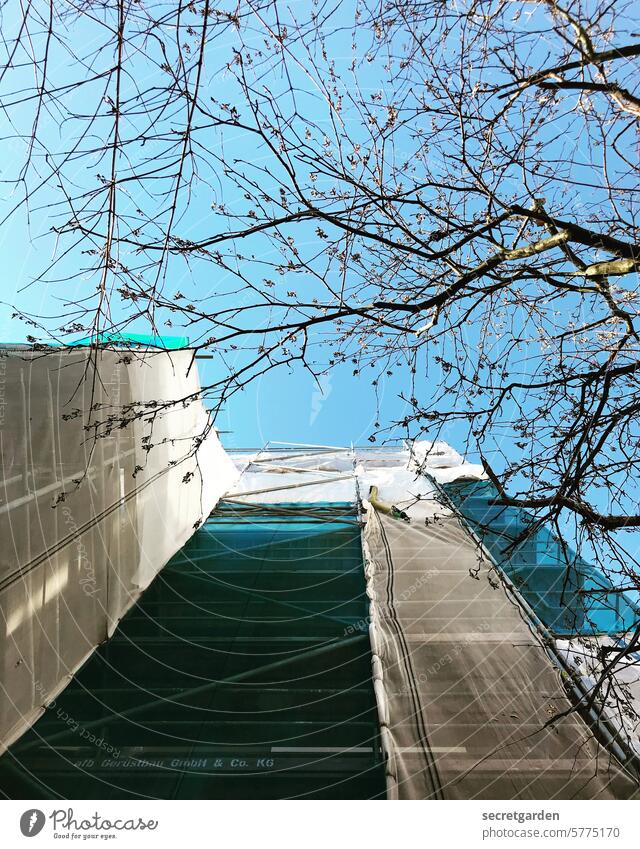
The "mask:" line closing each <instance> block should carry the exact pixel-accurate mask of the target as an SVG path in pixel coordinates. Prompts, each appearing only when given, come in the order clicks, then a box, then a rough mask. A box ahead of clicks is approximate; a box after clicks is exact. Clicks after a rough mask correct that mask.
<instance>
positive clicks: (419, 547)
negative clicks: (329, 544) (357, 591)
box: [365, 509, 637, 799]
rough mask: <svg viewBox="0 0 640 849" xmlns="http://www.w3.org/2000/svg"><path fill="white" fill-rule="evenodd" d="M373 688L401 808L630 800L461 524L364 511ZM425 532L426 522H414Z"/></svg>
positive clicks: (630, 792)
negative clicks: (438, 803) (468, 802)
mask: <svg viewBox="0 0 640 849" xmlns="http://www.w3.org/2000/svg"><path fill="white" fill-rule="evenodd" d="M367 515H368V521H367V525H366V530H365V551H366V555H367V561H368V565H367V573H368V589H369V594H370V596H371V620H372V625H371V633H372V644H373V651H374V679H375V686H376V693H377V696H378V703H379V712H380V717H381V724H382V726H383V742H384V743H385V746H386V748H387V751H388V754H389V763H388V788H389V796H390V797H391V798H401V799H425V798H440V799H442V798H444V799H474V798H481V799H569V798H578V799H585V798H586V799H591V798H595V799H608V798H628V797H631V796H634V794H635V793H637V785H636V783H635V781H634V780H632V779H631V778H629V777H628V776H627V775H626V773H624V772H623V771H622V768H621V767H620V766H619V765H618V763H617V761H615V760H614V759H613V758H612V756H611V755H610V754H609V752H608V751H607V750H605V749H604V748H602V747H601V746H600V745H599V744H598V743H597V742H596V741H595V740H594V739H593V736H592V734H591V732H590V731H589V728H588V726H587V725H586V723H585V722H584V721H583V719H582V718H581V717H580V716H578V715H577V714H576V713H571V714H569V715H568V716H566V717H564V718H561V719H558V720H557V721H556V722H554V723H553V724H552V725H551V726H548V727H544V726H545V723H546V722H547V721H548V720H549V719H550V718H551V717H553V716H556V715H558V714H561V713H562V712H563V711H565V710H567V709H568V708H569V707H570V703H569V701H568V698H567V696H566V695H565V691H564V688H563V686H562V683H561V679H560V674H559V672H558V670H557V669H556V668H555V667H554V665H553V663H552V662H551V660H550V658H549V656H548V655H547V653H546V651H545V649H544V647H543V644H542V642H541V640H540V638H539V637H538V635H537V633H535V632H534V630H533V629H532V628H531V627H530V626H529V624H528V621H527V619H526V616H525V614H524V612H523V611H522V609H521V608H520V607H519V605H518V604H517V602H516V601H515V600H514V599H513V598H512V597H511V596H510V594H509V592H508V591H507V589H506V587H505V586H504V585H503V584H502V583H501V581H500V580H499V578H498V577H497V575H496V573H495V571H493V570H492V568H491V566H490V564H489V563H487V562H479V556H478V549H477V546H476V543H475V541H474V540H473V539H472V538H471V537H470V536H469V534H468V533H467V532H466V530H464V529H463V528H462V527H461V525H460V523H459V521H458V520H457V518H455V517H454V516H452V515H450V514H443V515H438V516H437V517H436V518H434V519H429V520H428V522H427V524H426V525H425V524H419V522H418V521H414V522H412V524H411V525H407V524H406V523H404V522H402V521H399V520H397V519H392V518H389V517H387V516H385V515H381V514H378V513H376V512H375V511H373V510H372V509H369V510H368V514H367ZM419 521H421V522H424V519H422V520H419Z"/></svg>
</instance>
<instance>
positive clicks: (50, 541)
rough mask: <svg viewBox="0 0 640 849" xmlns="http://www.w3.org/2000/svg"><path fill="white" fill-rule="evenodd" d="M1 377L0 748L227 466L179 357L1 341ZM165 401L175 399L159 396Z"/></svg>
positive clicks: (196, 516) (138, 585) (188, 529)
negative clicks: (0, 636) (44, 347)
mask: <svg viewBox="0 0 640 849" xmlns="http://www.w3.org/2000/svg"><path fill="white" fill-rule="evenodd" d="M190 366H191V368H190ZM0 373H1V375H2V378H3V389H4V395H3V402H4V403H3V405H2V406H1V407H0V461H1V463H2V476H3V490H2V493H1V501H0V538H1V539H2V541H3V545H2V547H1V549H0V615H1V617H2V618H1V620H0V623H1V625H2V627H3V629H4V640H3V642H2V654H1V667H0V674H1V679H0V696H1V700H0V751H3V750H4V749H5V748H6V747H8V746H9V745H11V743H12V742H13V741H15V740H16V739H17V738H18V737H19V736H20V735H21V734H22V733H24V731H25V730H26V729H27V728H28V727H29V726H30V725H31V724H32V723H33V722H34V721H35V719H37V717H38V716H39V715H40V713H41V712H42V710H43V707H44V706H45V705H46V704H47V703H48V702H50V701H51V700H52V699H53V698H55V696H56V695H57V694H58V693H59V692H60V691H61V690H62V689H64V687H65V686H66V685H67V684H68V682H69V680H70V678H71V677H72V676H73V674H74V673H75V671H76V670H77V669H78V668H79V667H80V666H81V665H82V664H83V662H84V661H85V660H86V659H87V657H88V656H89V655H90V654H91V652H92V651H93V650H94V648H95V647H96V646H97V645H99V644H100V643H101V642H103V641H104V640H105V639H107V638H108V636H110V634H111V633H113V630H114V629H115V627H116V625H117V623H118V621H119V620H120V618H121V617H122V616H123V614H124V613H125V612H126V611H127V610H128V609H129V607H131V605H132V604H133V603H134V602H135V601H136V599H137V598H138V596H139V595H140V593H141V592H142V591H143V590H144V589H145V588H146V587H147V586H148V584H149V583H150V581H151V580H152V579H153V577H154V576H155V575H156V574H157V573H158V571H159V570H160V569H161V568H162V567H163V566H164V565H165V563H166V562H167V561H168V560H169V558H170V557H171V556H172V555H173V554H174V553H175V552H176V551H177V550H178V549H179V548H180V547H181V546H182V545H183V544H184V543H185V542H186V540H187V539H188V538H189V537H190V536H191V535H192V534H193V532H194V529H195V528H196V527H197V526H198V524H199V523H200V522H202V520H203V519H204V518H206V516H208V515H209V513H210V511H211V510H212V509H213V507H214V506H215V504H216V502H217V500H218V498H219V497H220V495H222V494H223V493H224V492H225V490H227V489H228V488H229V486H230V485H231V483H232V482H233V480H234V479H235V477H237V471H236V469H235V467H234V466H233V464H232V463H231V461H230V460H229V459H228V457H227V456H226V454H225V453H224V451H223V449H222V447H221V446H220V444H219V442H218V438H217V435H216V433H215V431H214V430H213V429H212V428H211V426H210V423H209V419H208V414H207V413H206V411H205V409H204V407H203V406H202V403H201V401H200V399H199V397H198V391H199V384H198V377H197V370H196V368H195V366H193V362H192V352H190V351H179V352H178V351H172V352H171V353H165V352H140V351H135V350H128V351H126V352H124V351H117V350H102V351H95V350H89V349H73V350H65V349H61V350H47V351H41V352H34V351H29V350H23V349H20V348H16V349H11V348H4V349H0ZM175 399H184V402H183V403H181V404H178V405H174V404H170V405H165V404H163V402H164V401H169V400H172V401H174V400H175ZM203 468H206V469H207V473H206V475H204V476H203V474H202V473H201V469H203Z"/></svg>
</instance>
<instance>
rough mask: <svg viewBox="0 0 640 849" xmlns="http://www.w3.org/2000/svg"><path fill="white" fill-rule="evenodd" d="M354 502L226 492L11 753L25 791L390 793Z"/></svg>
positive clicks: (11, 767)
mask: <svg viewBox="0 0 640 849" xmlns="http://www.w3.org/2000/svg"><path fill="white" fill-rule="evenodd" d="M367 610H368V605H367V598H366V595H365V583H364V573H363V562H362V550H361V543H360V527H359V525H358V521H357V517H356V515H355V513H354V508H353V507H352V506H349V505H307V506H305V505H302V506H301V505H296V507H295V508H293V507H292V506H287V505H277V506H275V505H274V506H270V505H252V506H251V507H250V508H243V507H239V506H237V505H233V504H224V503H223V504H222V505H221V506H220V507H219V508H218V510H217V511H216V512H215V513H214V515H212V516H211V517H210V519H209V520H208V521H207V522H206V523H205V524H204V525H203V526H202V527H201V528H200V529H199V530H198V532H197V533H196V534H195V535H194V536H193V538H192V539H191V540H190V542H189V543H188V544H187V545H186V546H185V547H184V548H183V549H182V550H181V551H180V552H179V553H178V554H177V555H176V556H175V557H174V558H173V560H172V561H171V562H170V563H169V564H168V566H167V567H166V568H165V569H164V570H163V572H162V573H161V574H160V575H159V576H158V578H157V579H156V580H155V581H154V583H153V584H152V585H151V586H150V588H149V589H148V590H147V591H146V593H145V594H144V596H143V597H142V599H141V600H140V602H139V603H138V604H137V605H136V606H135V608H133V609H132V610H131V612H130V613H129V614H128V615H127V616H126V617H125V619H124V620H123V621H122V623H121V625H120V627H119V628H118V630H117V631H116V633H115V635H114V637H113V638H112V639H111V640H110V641H109V642H108V643H105V644H104V645H103V646H102V647H101V648H100V649H99V650H98V651H97V652H96V654H95V655H94V656H93V657H92V658H91V659H90V661H89V662H88V663H87V664H86V665H85V666H84V667H83V669H82V670H81V671H80V673H79V674H78V675H77V677H76V678H75V679H74V681H73V682H72V683H71V684H70V685H69V687H68V688H67V689H66V690H65V691H64V693H63V694H62V695H61V696H60V697H59V698H58V699H57V701H56V703H55V704H54V705H53V706H51V707H50V708H49V709H48V710H47V711H46V713H45V715H44V716H43V717H42V718H41V719H40V720H39V721H38V722H37V723H36V724H35V726H34V727H33V728H32V729H31V731H30V732H28V733H27V734H26V735H25V736H24V737H23V738H22V739H21V740H20V741H19V742H18V743H17V744H16V745H15V746H14V747H13V748H12V749H11V750H10V751H9V753H8V754H7V755H6V756H5V757H4V758H3V759H2V760H0V790H1V791H2V793H3V794H4V795H5V796H8V797H14V798H42V797H45V798H58V797H63V798H109V797H111V798H131V797H136V796H143V797H145V796H146V797H151V798H187V799H190V798H212V799H216V798H291V797H301V798H309V797H311V798H333V797H337V798H370V797H376V796H384V793H385V785H384V771H383V767H382V763H381V755H380V747H379V740H378V724H377V713H376V709H375V698H374V694H373V686H372V683H371V655H370V647H369V638H368V631H367V627H368V622H367Z"/></svg>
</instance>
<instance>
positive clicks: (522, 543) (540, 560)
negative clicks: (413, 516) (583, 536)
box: [443, 480, 640, 636]
mask: <svg viewBox="0 0 640 849" xmlns="http://www.w3.org/2000/svg"><path fill="white" fill-rule="evenodd" d="M443 489H444V492H445V493H446V495H447V497H448V498H449V499H450V500H451V502H452V504H453V505H454V507H455V508H456V509H457V510H458V511H459V512H460V514H461V515H462V517H463V518H464V519H465V521H466V522H467V523H468V525H469V526H470V528H471V529H472V530H473V531H474V533H475V534H476V535H477V536H478V537H479V538H480V539H481V540H482V543H483V544H484V546H485V547H486V549H487V550H488V551H489V553H490V554H491V556H492V558H493V560H494V561H495V563H496V564H497V566H498V567H499V568H501V569H502V570H503V571H504V573H505V574H506V575H507V576H508V577H509V578H510V580H511V581H512V582H513V584H514V585H515V586H516V588H517V589H518V590H519V592H520V593H521V594H522V596H523V597H524V599H525V600H526V601H527V602H528V604H529V605H530V606H531V607H532V608H533V609H534V610H535V612H536V614H537V615H538V616H539V617H540V619H541V620H542V622H543V623H544V624H545V625H546V626H547V628H549V630H550V631H551V632H552V633H554V634H556V635H558V636H567V635H576V634H582V635H592V634H618V633H622V632H625V631H628V630H630V629H632V628H634V627H635V626H636V624H637V623H638V622H639V621H640V612H639V611H638V608H637V607H636V606H635V605H634V603H633V602H632V600H631V599H630V598H629V597H628V596H627V595H625V594H624V593H621V592H618V591H616V588H615V586H614V585H613V583H612V582H611V580H610V579H609V578H608V577H607V576H606V575H605V574H604V573H603V572H602V571H601V570H600V569H598V568H596V567H595V566H592V565H591V564H589V563H587V562H585V561H584V560H583V559H582V558H581V557H579V556H578V555H577V554H575V552H573V551H572V550H571V549H566V548H565V547H563V546H562V545H561V543H560V541H559V540H558V538H557V537H556V536H555V535H554V534H553V533H552V532H551V531H550V530H549V529H548V528H546V527H544V526H543V527H535V523H534V518H533V516H532V515H531V514H530V513H528V512H526V511H525V510H521V509H519V508H517V507H510V506H505V505H501V504H499V503H497V501H498V500H499V498H500V496H499V493H498V491H497V490H496V488H495V486H494V485H493V484H492V483H491V482H490V481H486V480H481V481H454V482H453V483H447V484H444V485H443Z"/></svg>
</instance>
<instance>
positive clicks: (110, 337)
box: [69, 333, 189, 351]
mask: <svg viewBox="0 0 640 849" xmlns="http://www.w3.org/2000/svg"><path fill="white" fill-rule="evenodd" d="M96 342H97V343H98V344H100V345H118V346H122V347H123V348H161V349H164V350H165V351H175V350H179V349H180V348H188V347H189V337H188V336H156V335H154V334H149V333H99V334H98V336H85V337H84V338H83V339H76V341H75V342H70V343H69V345H71V346H73V347H78V346H79V347H83V346H87V345H95V344H96Z"/></svg>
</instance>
